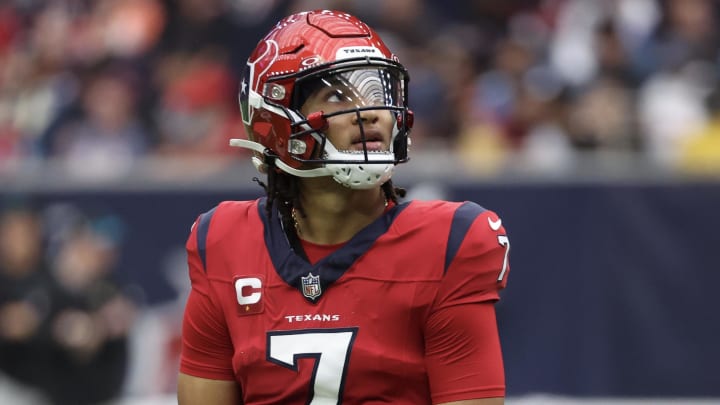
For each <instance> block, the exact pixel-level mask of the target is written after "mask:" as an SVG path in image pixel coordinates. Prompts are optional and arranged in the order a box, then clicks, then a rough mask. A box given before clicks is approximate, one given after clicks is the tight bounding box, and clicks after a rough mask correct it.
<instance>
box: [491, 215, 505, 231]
mask: <svg viewBox="0 0 720 405" xmlns="http://www.w3.org/2000/svg"><path fill="white" fill-rule="evenodd" d="M488 224H490V229H492V230H493V231H497V230H498V229H500V226H502V219H500V218H498V220H497V221H493V220H492V219H490V217H488Z"/></svg>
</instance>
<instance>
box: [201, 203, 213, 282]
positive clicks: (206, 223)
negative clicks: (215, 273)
mask: <svg viewBox="0 0 720 405" xmlns="http://www.w3.org/2000/svg"><path fill="white" fill-rule="evenodd" d="M216 208H217V207H216ZM214 213H215V208H213V209H211V210H210V211H208V212H206V213H204V214H202V215H201V216H200V221H199V223H198V230H197V247H198V254H200V260H202V264H203V270H205V273H207V263H206V260H207V259H206V252H205V249H206V247H207V234H208V231H209V230H210V220H211V219H212V216H213V214H214Z"/></svg>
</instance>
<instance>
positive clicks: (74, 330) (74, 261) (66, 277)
mask: <svg viewBox="0 0 720 405" xmlns="http://www.w3.org/2000/svg"><path fill="white" fill-rule="evenodd" d="M116 221H117V219H115V218H113V217H99V218H94V219H92V220H91V221H89V222H87V221H86V220H83V221H81V222H80V223H77V224H70V226H69V228H68V229H64V230H62V232H63V233H64V235H63V237H62V240H61V244H60V246H59V247H58V250H57V252H56V255H55V256H54V258H53V261H52V266H51V272H52V275H53V281H54V283H53V288H52V297H53V298H52V299H53V306H52V311H51V321H50V325H49V334H50V337H51V340H52V344H51V347H50V353H49V358H48V362H49V364H48V367H49V368H50V369H51V370H52V371H53V372H54V378H53V379H52V381H50V382H48V386H47V387H46V390H47V392H48V396H49V397H50V398H52V400H53V402H54V403H56V404H97V403H99V402H103V401H108V400H110V399H113V398H117V397H118V396H119V395H120V394H121V391H122V388H123V383H124V380H125V375H126V371H127V367H128V364H127V363H128V347H127V344H128V342H127V340H128V334H129V331H130V328H131V326H132V321H133V318H134V313H135V309H134V305H133V304H132V302H131V301H130V300H129V299H128V298H127V297H126V296H125V295H124V294H123V293H122V291H121V290H120V289H119V286H118V285H117V284H116V283H115V282H114V281H113V274H112V272H113V271H114V270H115V268H114V266H115V264H116V261H117V257H118V253H119V252H118V247H119V245H118V243H119V242H120V241H119V240H117V239H115V238H117V237H118V236H119V235H117V230H116V229H115V227H116V226H117V224H116V223H115V222H116Z"/></svg>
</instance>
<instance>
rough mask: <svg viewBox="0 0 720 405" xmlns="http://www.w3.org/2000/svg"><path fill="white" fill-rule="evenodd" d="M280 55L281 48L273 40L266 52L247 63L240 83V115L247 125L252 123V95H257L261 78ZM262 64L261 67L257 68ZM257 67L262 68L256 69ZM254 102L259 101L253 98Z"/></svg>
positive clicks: (266, 47) (266, 44)
mask: <svg viewBox="0 0 720 405" xmlns="http://www.w3.org/2000/svg"><path fill="white" fill-rule="evenodd" d="M279 54H280V47H279V46H278V43H277V42H275V41H273V40H267V41H265V52H263V53H262V54H261V55H260V56H258V57H257V58H256V59H253V60H252V61H249V60H248V62H247V65H245V69H244V70H243V75H242V80H241V82H240V95H239V96H238V98H239V101H240V114H241V115H242V120H243V123H245V125H250V124H251V122H252V116H253V109H252V108H250V107H251V105H250V104H251V93H254V94H255V95H257V93H258V86H259V83H258V82H259V78H260V77H262V76H263V75H264V74H265V73H266V72H267V71H268V70H269V69H270V67H271V66H272V64H273V63H272V62H274V61H275V60H276V59H277V58H278V55H279ZM258 64H260V66H257V65H258ZM256 67H259V68H262V69H263V70H262V71H258V70H260V69H256ZM252 99H253V100H257V97H253V98H252Z"/></svg>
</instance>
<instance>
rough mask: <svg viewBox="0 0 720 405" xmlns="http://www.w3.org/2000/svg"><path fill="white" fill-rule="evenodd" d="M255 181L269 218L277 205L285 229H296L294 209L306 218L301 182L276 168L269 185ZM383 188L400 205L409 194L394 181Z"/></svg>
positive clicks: (268, 178) (271, 173) (388, 197)
mask: <svg viewBox="0 0 720 405" xmlns="http://www.w3.org/2000/svg"><path fill="white" fill-rule="evenodd" d="M253 181H254V182H256V183H258V184H259V185H260V187H262V188H263V190H265V193H266V194H267V204H265V210H266V212H267V216H268V218H270V217H271V216H272V207H273V205H275V204H277V206H278V212H279V213H280V220H281V221H282V225H283V228H285V229H293V228H294V223H293V218H292V212H293V209H295V210H297V211H298V212H299V213H300V215H302V216H303V217H304V216H305V211H304V210H303V208H302V204H301V203H300V182H299V179H298V178H297V177H295V176H292V175H290V174H287V173H284V172H281V171H279V170H276V169H275V168H274V167H269V170H268V177H267V184H265V183H263V182H262V181H261V180H260V179H258V178H257V177H254V178H253ZM381 188H382V191H383V194H384V195H385V199H386V200H387V201H392V202H393V203H395V204H398V203H399V200H400V198H404V197H405V195H406V194H407V191H406V190H405V189H404V188H400V187H395V186H393V183H392V180H388V181H386V182H385V183H383V185H382V186H381Z"/></svg>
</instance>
